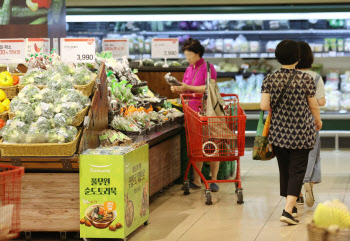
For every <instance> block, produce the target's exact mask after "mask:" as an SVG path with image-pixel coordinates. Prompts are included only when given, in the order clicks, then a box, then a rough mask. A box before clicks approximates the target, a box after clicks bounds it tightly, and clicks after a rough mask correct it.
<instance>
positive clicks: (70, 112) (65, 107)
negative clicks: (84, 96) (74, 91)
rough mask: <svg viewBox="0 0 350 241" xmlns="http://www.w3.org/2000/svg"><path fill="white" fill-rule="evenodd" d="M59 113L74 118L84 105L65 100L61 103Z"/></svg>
mask: <svg viewBox="0 0 350 241" xmlns="http://www.w3.org/2000/svg"><path fill="white" fill-rule="evenodd" d="M61 106H62V109H61V113H62V114H64V115H66V116H67V117H70V118H74V117H75V116H76V115H77V114H78V113H79V112H80V111H81V110H82V109H84V107H83V106H82V105H81V104H80V103H76V102H66V103H62V105H61Z"/></svg>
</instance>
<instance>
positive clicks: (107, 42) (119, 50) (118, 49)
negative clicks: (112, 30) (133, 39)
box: [102, 39, 129, 58]
mask: <svg viewBox="0 0 350 241" xmlns="http://www.w3.org/2000/svg"><path fill="white" fill-rule="evenodd" d="M102 50H103V51H109V52H112V54H113V57H114V58H122V57H124V56H126V57H128V56H129V41H128V40H127V39H103V40H102Z"/></svg>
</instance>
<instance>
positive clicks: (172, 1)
mask: <svg viewBox="0 0 350 241" xmlns="http://www.w3.org/2000/svg"><path fill="white" fill-rule="evenodd" d="M334 3H349V1H348V0H293V1H290V0H264V1H263V4H334ZM66 4H67V7H105V6H124V7H125V6H180V5H182V6H184V5H201V6H204V5H251V4H254V5H258V4H259V5H261V4H262V0H244V1H243V0H215V1H212V0H191V1H188V0H146V1H145V0H128V1H122V0H104V1H96V0H84V1H81V0H66Z"/></svg>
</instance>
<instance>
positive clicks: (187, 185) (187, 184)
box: [183, 181, 190, 195]
mask: <svg viewBox="0 0 350 241" xmlns="http://www.w3.org/2000/svg"><path fill="white" fill-rule="evenodd" d="M183 190H184V195H190V182H189V181H185V182H184V186H183Z"/></svg>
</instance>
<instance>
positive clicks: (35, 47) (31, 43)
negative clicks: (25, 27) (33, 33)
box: [26, 38, 50, 58]
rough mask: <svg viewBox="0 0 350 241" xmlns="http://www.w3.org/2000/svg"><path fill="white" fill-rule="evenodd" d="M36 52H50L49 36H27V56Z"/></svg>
mask: <svg viewBox="0 0 350 241" xmlns="http://www.w3.org/2000/svg"><path fill="white" fill-rule="evenodd" d="M35 54H38V55H40V54H46V55H49V54H50V39H49V38H27V39H26V57H27V58H30V57H31V56H32V55H35Z"/></svg>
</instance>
